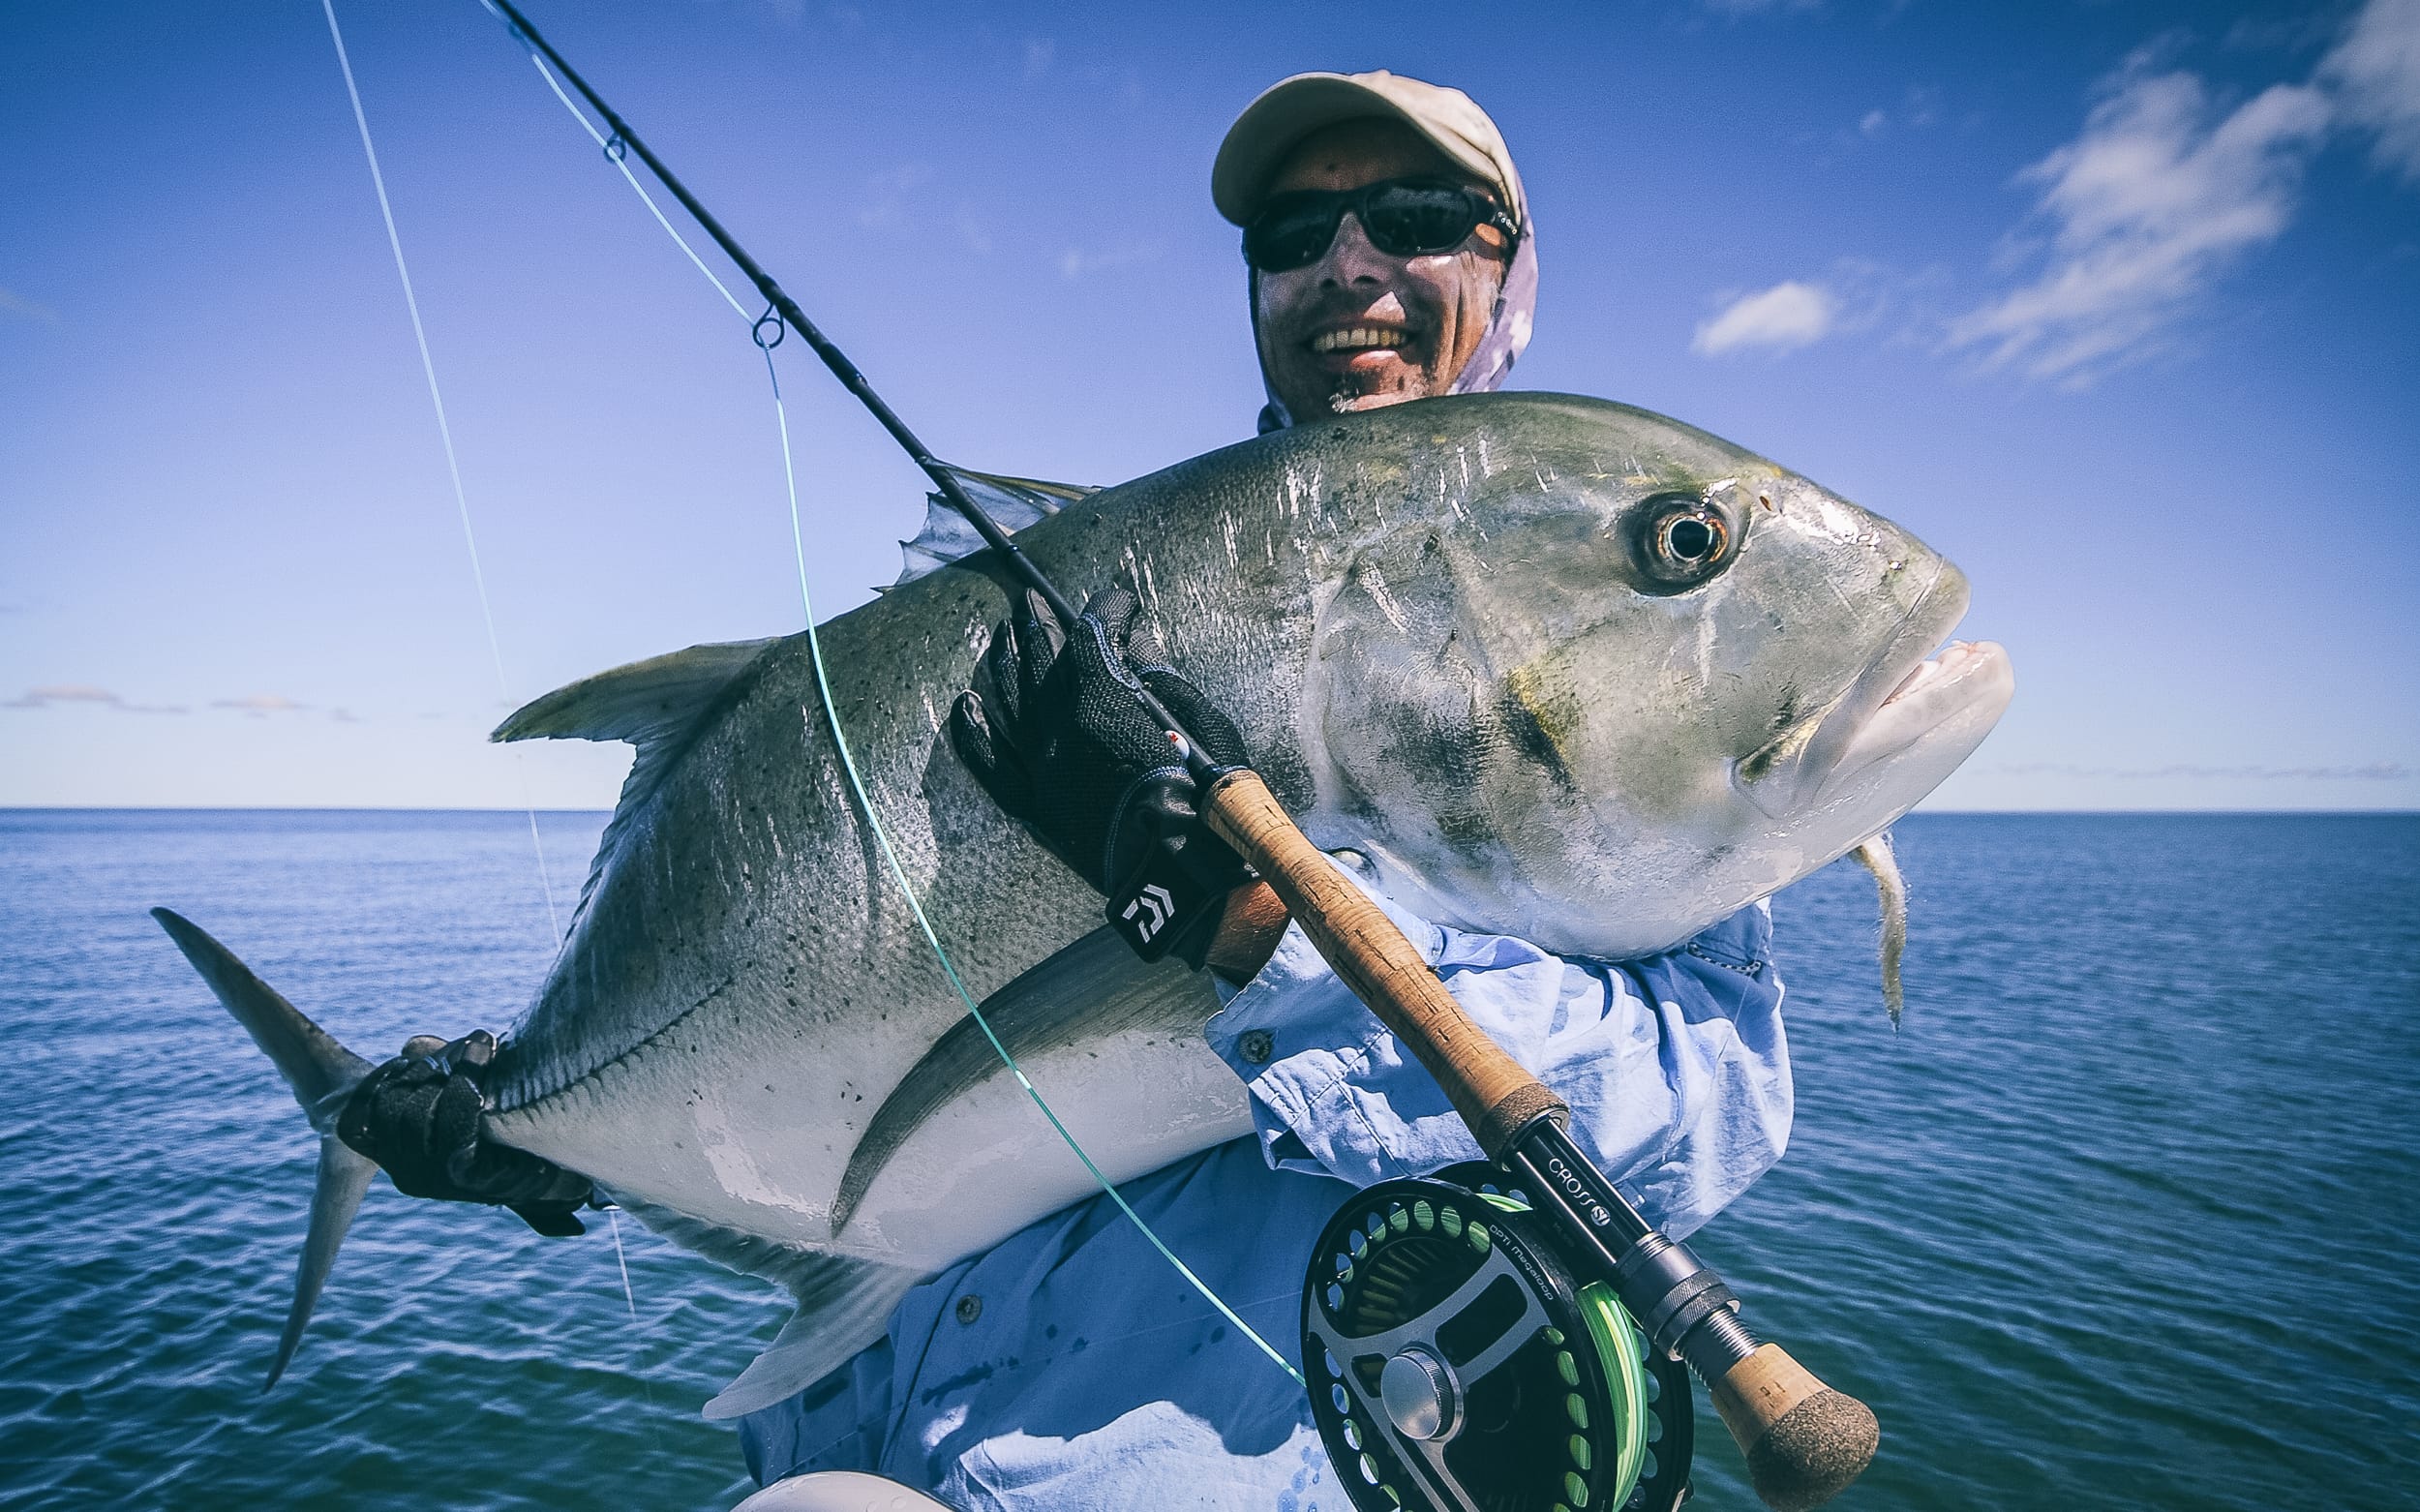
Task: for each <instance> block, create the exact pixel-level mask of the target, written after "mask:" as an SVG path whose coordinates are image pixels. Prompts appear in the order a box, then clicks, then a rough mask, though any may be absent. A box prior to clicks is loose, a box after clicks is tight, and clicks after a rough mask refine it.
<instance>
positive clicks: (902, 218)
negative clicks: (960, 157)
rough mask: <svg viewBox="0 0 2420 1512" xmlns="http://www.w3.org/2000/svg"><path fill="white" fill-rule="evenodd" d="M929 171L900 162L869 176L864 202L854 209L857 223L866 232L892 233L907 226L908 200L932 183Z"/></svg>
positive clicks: (920, 164)
mask: <svg viewBox="0 0 2420 1512" xmlns="http://www.w3.org/2000/svg"><path fill="white" fill-rule="evenodd" d="M932 177H933V170H932V167H931V166H930V165H928V164H923V163H902V164H900V165H899V166H897V167H894V168H890V169H887V170H885V171H883V172H880V173H875V174H871V175H869V176H868V177H867V178H866V180H865V188H866V197H865V202H864V203H863V204H862V205H860V206H859V207H858V212H857V224H858V225H860V226H862V227H865V228H866V229H868V230H892V229H896V228H898V227H904V226H906V225H907V224H908V219H909V217H908V210H909V207H910V201H911V200H914V199H916V198H919V197H920V196H918V195H917V191H918V190H920V189H923V187H924V186H925V185H926V184H929V183H931V182H932Z"/></svg>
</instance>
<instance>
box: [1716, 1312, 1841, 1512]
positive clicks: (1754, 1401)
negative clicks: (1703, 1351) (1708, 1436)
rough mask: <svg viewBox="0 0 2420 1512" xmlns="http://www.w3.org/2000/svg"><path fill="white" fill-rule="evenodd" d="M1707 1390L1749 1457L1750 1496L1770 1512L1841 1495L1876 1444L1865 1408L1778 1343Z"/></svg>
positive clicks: (1792, 1511) (1800, 1508)
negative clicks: (1823, 1379) (1836, 1388)
mask: <svg viewBox="0 0 2420 1512" xmlns="http://www.w3.org/2000/svg"><path fill="white" fill-rule="evenodd" d="M1707 1385H1708V1394H1709V1395H1710V1396H1711V1397H1712V1398H1713V1399H1714V1410H1715V1411H1717V1412H1720V1413H1721V1414H1722V1420H1723V1426H1724V1427H1726V1428H1728V1429H1730V1430H1731V1436H1732V1437H1733V1438H1736V1439H1738V1440H1739V1452H1740V1453H1741V1454H1743V1455H1745V1456H1746V1457H1747V1462H1748V1479H1749V1481H1750V1483H1751V1484H1753V1485H1754V1486H1755V1487H1756V1495H1757V1496H1758V1497H1760V1498H1762V1499H1763V1501H1764V1503H1765V1504H1766V1505H1767V1506H1769V1507H1771V1508H1772V1509H1773V1512H1804V1509H1806V1508H1809V1507H1817V1506H1821V1505H1823V1504H1824V1503H1825V1502H1827V1501H1830V1499H1831V1498H1832V1497H1836V1496H1838V1495H1840V1493H1841V1492H1843V1491H1845V1490H1847V1489H1848V1485H1849V1483H1850V1482H1851V1481H1853V1480H1855V1479H1857V1478H1858V1476H1859V1475H1860V1474H1862V1473H1863V1472H1864V1469H1865V1467H1866V1466H1868V1465H1870V1464H1872V1463H1873V1459H1874V1450H1875V1449H1876V1448H1877V1447H1878V1446H1879V1445H1880V1444H1881V1442H1882V1428H1881V1425H1879V1424H1878V1423H1876V1422H1875V1421H1874V1414H1873V1411H1872V1410H1871V1409H1870V1408H1868V1407H1867V1406H1865V1404H1864V1403H1862V1402H1860V1401H1858V1400H1857V1399H1856V1398H1855V1397H1852V1396H1848V1395H1846V1394H1844V1393H1841V1392H1837V1391H1834V1390H1832V1389H1831V1388H1830V1386H1827V1385H1825V1384H1824V1383H1823V1382H1822V1381H1821V1380H1818V1379H1817V1378H1816V1376H1815V1373H1814V1372H1812V1371H1810V1370H1808V1369H1807V1368H1806V1367H1805V1366H1803V1365H1800V1363H1799V1362H1798V1361H1796V1360H1794V1359H1792V1358H1790V1352H1789V1351H1788V1350H1787V1349H1784V1348H1783V1347H1782V1346H1779V1345H1777V1344H1766V1345H1759V1346H1757V1347H1756V1352H1755V1353H1753V1354H1750V1355H1749V1356H1748V1357H1747V1358H1746V1359H1744V1360H1741V1361H1740V1362H1739V1364H1737V1365H1735V1366H1733V1367H1732V1368H1731V1369H1730V1371H1729V1372H1727V1373H1726V1374H1725V1375H1724V1376H1723V1377H1722V1378H1721V1379H1720V1380H1717V1381H1709V1382H1708V1383H1707Z"/></svg>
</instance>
